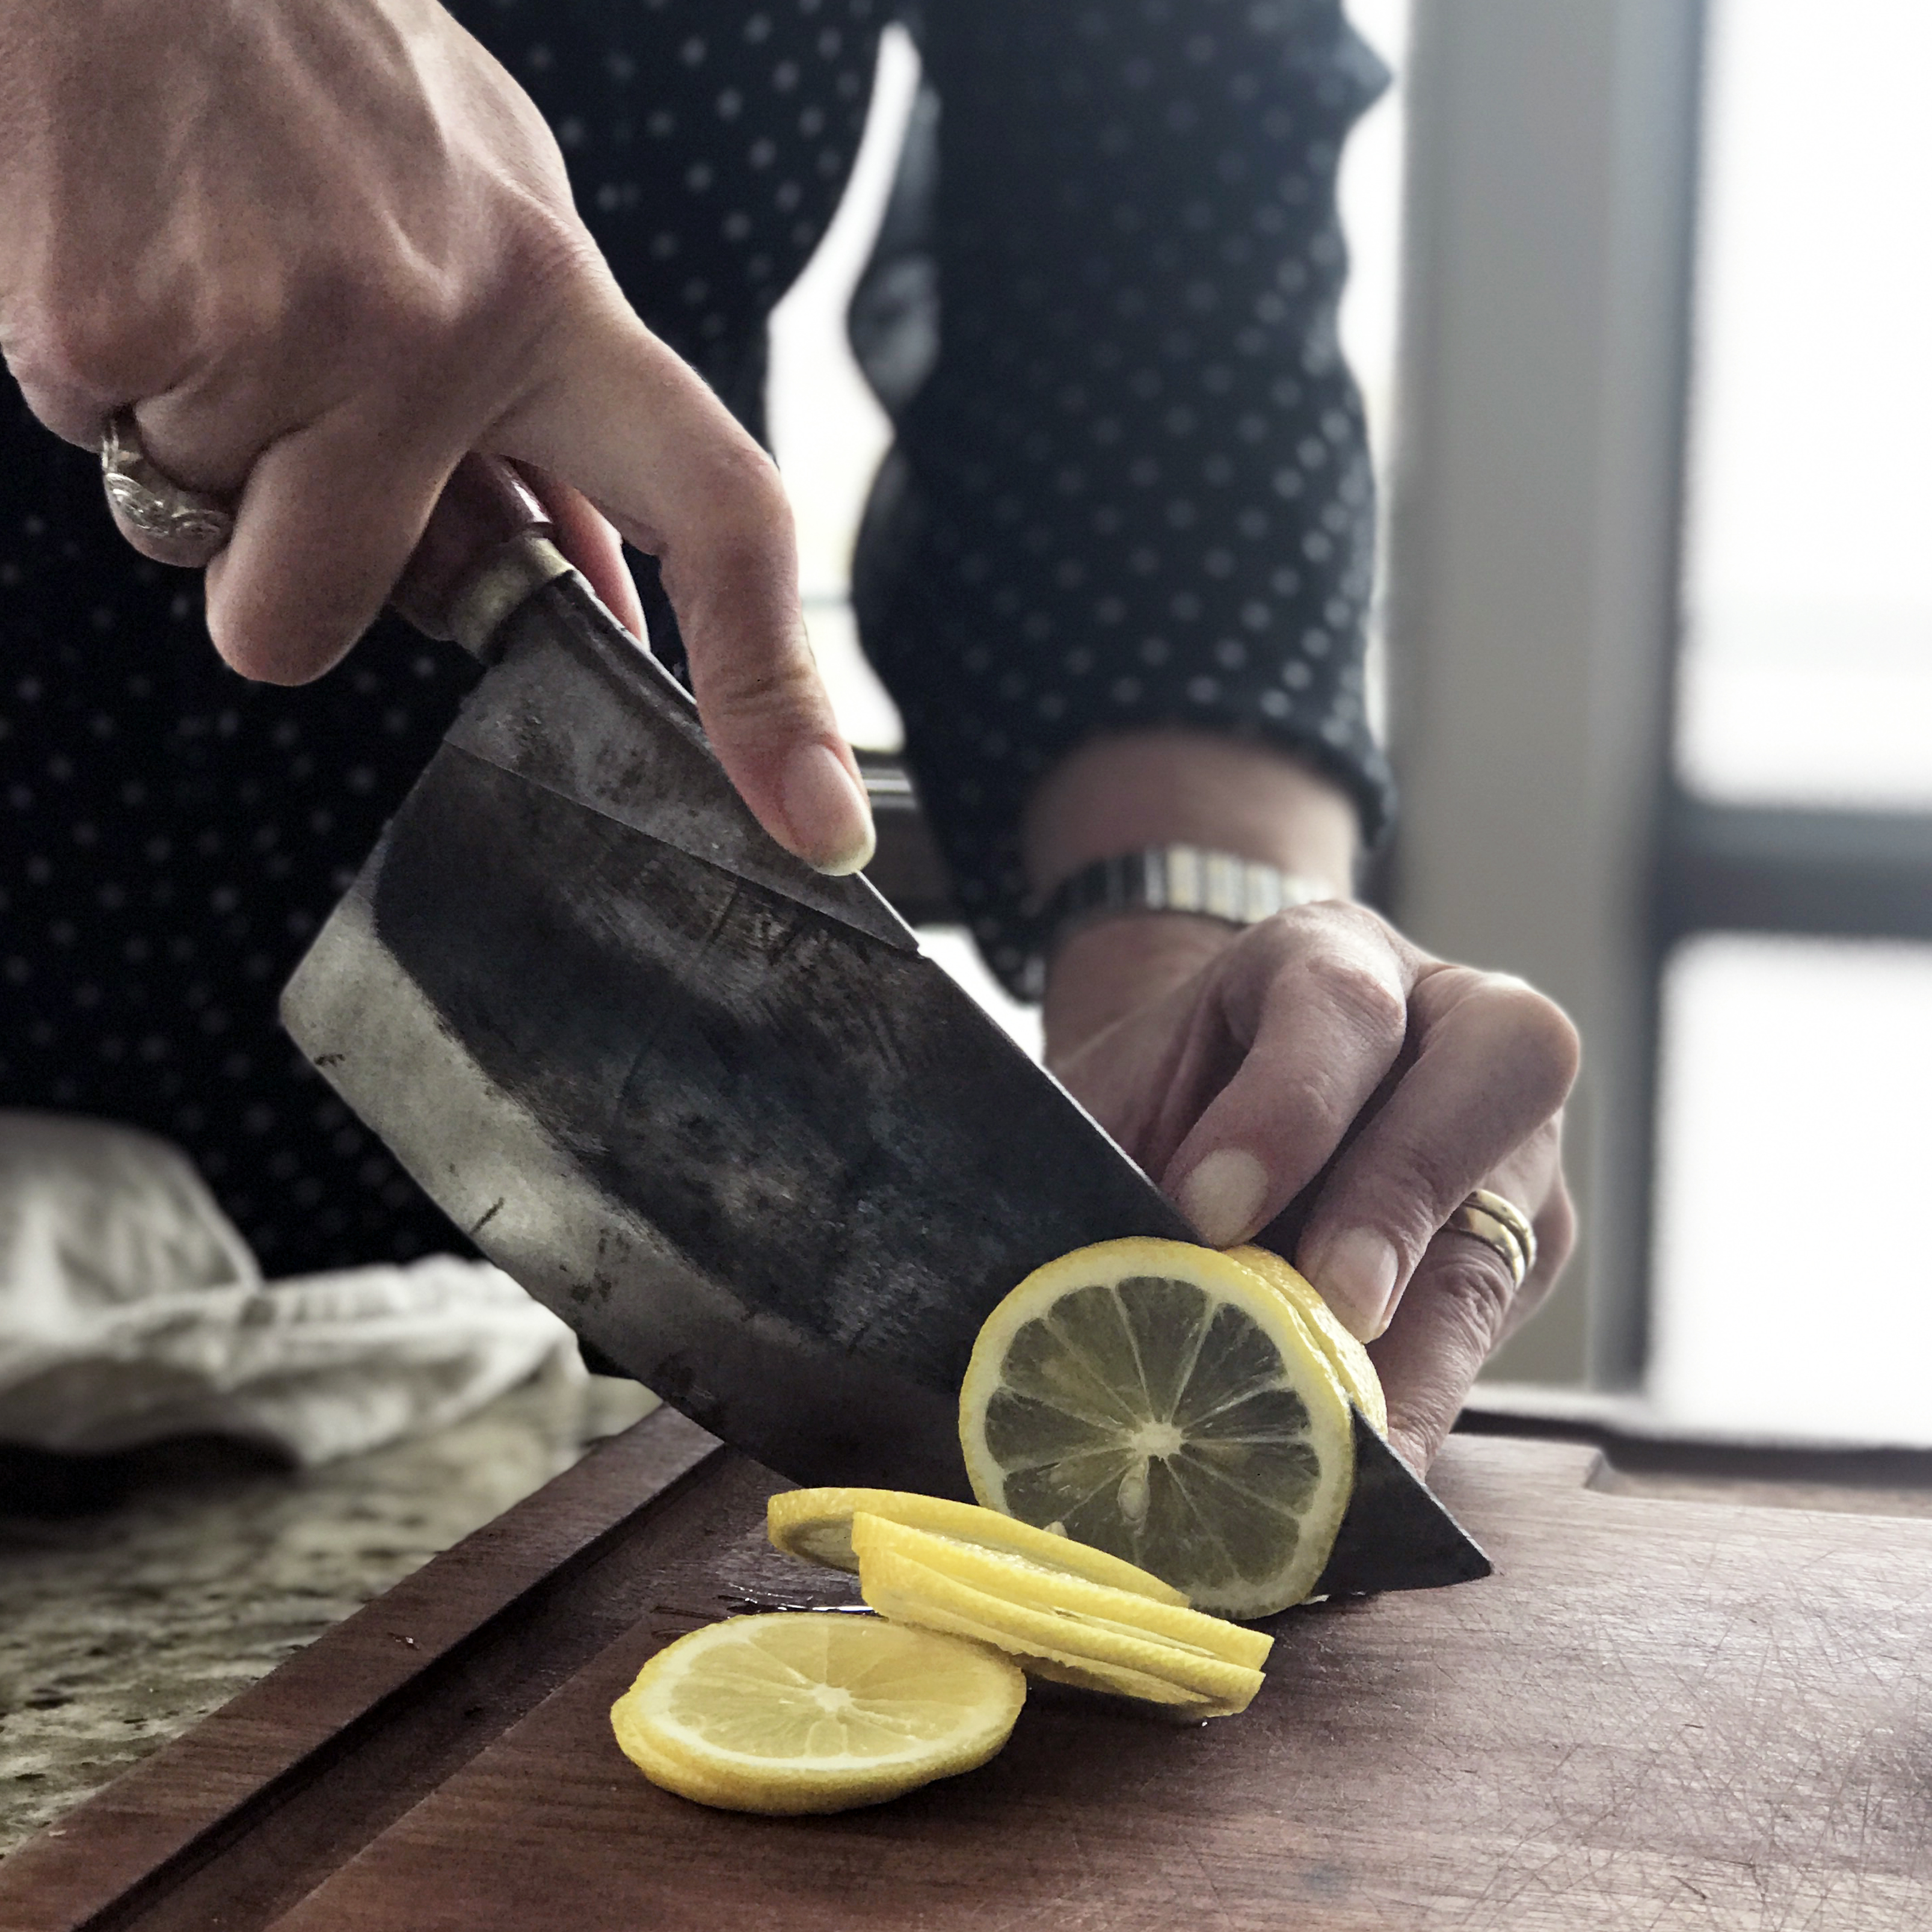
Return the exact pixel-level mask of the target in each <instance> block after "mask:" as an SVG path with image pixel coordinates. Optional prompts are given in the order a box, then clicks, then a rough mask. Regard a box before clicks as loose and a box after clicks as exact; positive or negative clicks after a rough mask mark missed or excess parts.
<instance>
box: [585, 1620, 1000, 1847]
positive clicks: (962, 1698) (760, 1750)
mask: <svg viewBox="0 0 1932 1932" xmlns="http://www.w3.org/2000/svg"><path fill="white" fill-rule="evenodd" d="M1025 1701H1026V1679H1025V1675H1024V1674H1023V1673H1022V1672H1021V1671H1020V1670H1019V1669H1018V1668H1017V1667H1016V1666H1015V1665H1014V1664H1013V1663H1011V1662H1010V1661H1009V1660H1008V1659H1007V1658H1006V1657H1004V1656H1003V1655H1001V1654H1000V1653H999V1652H998V1651H997V1650H991V1649H986V1647H984V1646H981V1645H979V1644H974V1643H963V1642H962V1641H961V1640H959V1638H957V1637H950V1636H946V1635H943V1634H939V1633H938V1632H935V1631H932V1630H919V1629H912V1628H906V1627H904V1625H895V1624H889V1623H882V1622H879V1621H878V1620H877V1619H876V1618H872V1617H838V1616H814V1615H812V1614H811V1613H802V1614H801V1613H777V1614H775V1615H771V1616H753V1617H733V1618H730V1619H727V1621H725V1622H723V1623H717V1624H711V1625H706V1627H705V1628H703V1629H702V1630H696V1631H692V1632H691V1634H689V1635H688V1637H679V1639H678V1640H677V1641H676V1643H672V1644H668V1645H667V1646H665V1647H664V1649H662V1650H661V1651H659V1652H658V1654H657V1655H656V1656H655V1657H654V1658H652V1659H651V1661H649V1663H648V1664H646V1665H645V1666H644V1667H643V1670H640V1672H639V1673H637V1682H635V1683H634V1684H633V1685H631V1688H630V1689H629V1690H628V1691H626V1692H625V1694H624V1695H623V1696H622V1697H620V1698H619V1699H618V1700H617V1702H616V1703H615V1704H614V1705H613V1706H611V1709H610V1724H611V1728H612V1730H614V1731H615V1732H616V1736H617V1742H618V1743H619V1745H620V1746H622V1748H623V1751H624V1753H625V1756H626V1757H628V1758H629V1759H630V1760H631V1762H632V1763H634V1764H635V1765H636V1766H637V1768H638V1769H640V1771H642V1772H643V1774H644V1775H645V1776H646V1778H649V1779H650V1781H652V1783H653V1784H659V1785H662V1786H663V1787H664V1788H665V1789H666V1790H670V1791H674V1792H676V1793H677V1794H678V1795H679V1796H680V1797H684V1798H689V1799H694V1800H695V1801H696V1802H697V1803H699V1804H700V1805H717V1806H718V1807H721V1808H723V1809H724V1810H727V1811H765V1812H778V1813H784V1812H805V1811H845V1810H847V1809H849V1808H850V1807H852V1806H853V1805H880V1804H883V1803H884V1802H885V1801H886V1799H889V1798H896V1797H898V1796H899V1795H900V1794H901V1793H902V1792H907V1791H910V1790H913V1789H915V1788H916V1787H918V1786H919V1785H922V1784H930V1783H931V1782H932V1780H933V1779H935V1778H950V1777H952V1776H953V1775H955V1774H956V1773H957V1772H963V1771H971V1770H972V1769H974V1767H975V1766H979V1765H982V1764H984V1763H986V1760H988V1759H989V1757H992V1755H993V1754H994V1753H995V1751H998V1749H999V1748H1000V1747H1001V1745H1003V1744H1004V1743H1005V1742H1006V1741H1007V1736H1008V1735H1009V1733H1010V1732H1011V1731H1012V1730H1013V1721H1014V1720H1015V1719H1016V1718H1018V1717H1019V1713H1020V1706H1022V1704H1023V1703H1025Z"/></svg>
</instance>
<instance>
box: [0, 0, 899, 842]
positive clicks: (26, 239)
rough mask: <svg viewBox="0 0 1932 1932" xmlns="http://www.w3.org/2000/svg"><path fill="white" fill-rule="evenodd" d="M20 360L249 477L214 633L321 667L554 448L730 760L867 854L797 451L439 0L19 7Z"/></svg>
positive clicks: (212, 595) (798, 831) (16, 256)
mask: <svg viewBox="0 0 1932 1932" xmlns="http://www.w3.org/2000/svg"><path fill="white" fill-rule="evenodd" d="M0 350H4V352H5V356H6V359H7V363H8V365H9V366H10V368H11V369H12V371H13V374H14V375H15V377H17V380H19V382H20V386H21V388H22V389H23V392H25V394H26V398H27V400H28V404H30V406H31V407H32V409H33V410H34V413H35V414H36V415H37V416H39V417H40V420H41V421H42V422H44V423H46V425H48V426H49V428H51V429H52V430H54V431H55V432H56V433H57V434H59V435H62V436H63V437H66V438H67V439H68V440H69V441H70V442H72V443H79V444H80V445H82V446H84V447H86V448H89V449H92V448H94V447H95V446H96V444H97V442H98V437H99V435H100V432H101V426H102V425H103V423H104V421H105V420H106V419H107V417H108V416H110V414H111V413H113V411H114V410H116V409H117V408H119V407H122V406H124V405H126V404H134V405H136V416H137V420H138V422H139V428H140V431H141V435H142V440H143V442H144V443H145V446H146V448H147V451H148V455H150V456H151V458H153V460H154V462H155V463H157V465H159V466H160V468H161V469H163V471H164V472H166V473H167V474H169V475H172V477H174V478H175V479H176V480H177V481H179V482H181V483H182V484H186V485H187V486H189V487H193V488H198V489H202V490H212V491H216V492H219V493H223V494H224V495H226V494H237V493H239V503H238V506H237V518H236V529H235V534H234V537H233V541H231V542H230V544H229V546H228V547H227V548H226V550H224V551H223V553H221V555H220V556H218V557H217V559H215V560H214V562H213V563H212V564H211V565H210V566H209V568H208V574H207V600H208V628H209V631H210V632H211V634H212V636H213V637H214V642H215V646H216V648H217V649H218V650H219V651H220V652H221V654H222V655H223V657H224V658H226V660H227V661H229V663H230V664H233V665H234V666H235V667H236V669H237V670H240V671H242V673H245V675H247V676H251V677H255V678H260V679H268V680H269V681H272V682H278V683H299V682H304V681H305V680H307V679H310V678H313V677H315V676H319V675H320V673H322V672H323V671H324V670H327V669H328V668H329V667H330V666H331V665H332V664H334V663H335V662H336V661H338V659H339V658H341V656H342V655H344V652H347V650H348V649H349V648H350V646H351V645H352V644H353V643H354V641H355V640H356V638H357V637H359V635H360V634H362V631H363V630H364V629H365V628H366V627H367V625H368V623H369V622H370V621H371V619H373V618H374V616H375V614H376V613H377V610H378V609H379V608H380V607H381V605H382V603H383V600H384V598H386V596H387V595H388V594H389V590H390V588H391V586H392V585H393V584H394V583H395V580H396V579H397V577H398V576H399V575H400V574H401V570H402V567H403V565H404V562H405V561H406V560H407V558H408V556H409V554H410V551H411V550H413V548H414V547H415V544H416V540H417V538H418V537H419V535H420V534H421V533H422V529H423V526H424V524H425V522H426V521H427V520H428V516H429V513H430V510H431V507H432V506H433V505H434V503H435V502H436V499H437V495H438V493H440V490H441V489H442V487H443V483H444V481H446V479H447V478H448V476H449V473H450V472H451V470H452V469H454V468H455V465H456V463H457V462H458V460H460V458H461V457H462V456H463V455H464V454H465V453H466V452H468V451H469V450H471V449H481V450H485V451H488V452H493V453H495V454H497V455H503V456H507V457H508V458H511V459H513V460H516V461H517V462H518V463H521V464H524V465H527V466H532V468H533V469H535V470H536V471H538V472H541V478H542V482H541V487H543V488H544V493H545V494H546V496H547V499H548V501H549V503H550V507H551V508H552V509H553V512H554V513H555V514H556V517H557V520H558V523H559V534H560V536H561V538H562V541H563V542H564V544H565V547H566V549H567V550H569V551H570V552H571V554H572V556H573V557H574V560H575V561H577V562H578V563H579V565H580V567H582V568H584V569H585V571H586V574H589V576H590V577H591V578H592V582H593V583H595V585H596V586H597V587H598V589H599V590H600V591H601V593H602V594H603V595H604V598H605V600H606V601H607V602H609V603H610V604H612V605H613V608H616V610H618V612H619V615H620V616H625V617H626V618H627V619H628V620H629V621H630V622H631V623H632V625H633V626H634V628H635V627H637V626H638V625H639V623H640V619H639V618H638V616H637V609H636V604H635V602H634V597H633V595H632V593H631V591H630V589H629V585H628V577H627V576H626V575H625V573H624V569H623V565H622V559H621V556H620V555H619V550H618V547H617V543H616V537H615V535H613V532H611V530H610V528H609V526H608V525H607V524H606V523H604V520H603V519H604V517H608V518H609V519H610V522H611V523H614V524H615V525H616V529H617V530H618V531H620V532H622V535H624V536H625V537H627V538H629V539H630V540H631V541H632V542H633V543H634V544H637V546H638V547H640V549H643V550H648V551H649V552H651V553H652V554H654V555H655V556H657V557H658V559H660V562H661V567H662V571H663V576H664V586H665V588H666V589H667V592H668V593H669V595H670V598H671V601H672V603H673V605H674V606H675V607H676V610H677V613H678V617H679V628H680V629H681V630H682V634H683V636H684V638H685V643H686V646H687V647H688V652H689V655H690V658H691V667H692V671H693V674H694V679H695V682H696V688H697V702H698V707H699V709H700V712H701V713H702V715H703V719H704V722H705V724H706V727H707V729H708V730H709V733H710V736H711V740H712V744H713V745H714V746H715V748H716V750H717V751H718V756H719V757H720V758H721V760H723V762H724V766H725V769H726V770H727V772H729V773H730V776H731V778H732V780H733V783H734V784H736V786H737V787H738V789H739V791H740V792H741V793H742V794H743V795H744V796H745V800H746V802H748V804H749V805H750V806H751V809H752V810H753V811H754V812H755V813H756V814H757V817H758V818H759V820H760V822H761V823H763V825H764V826H766V829H768V830H769V831H770V832H772V834H773V835H774V836H775V837H776V838H778V839H779V840H780V841H781V843H783V844H785V845H787V847H790V849H791V850H793V851H794V852H796V853H799V854H800V855H801V856H804V857H805V858H807V859H810V860H811V861H812V862H814V863H815V864H817V865H820V866H822V867H823V868H825V869H826V870H828V871H850V870H851V869H853V868H856V866H858V865H862V864H863V863H864V862H865V859H866V858H867V857H868V856H869V854H870V851H871V819H870V814H869V813H868V811H867V808H866V805H865V793H864V790H863V787H862V785H861V784H860V783H859V778H858V775H857V767H856V764H855V763H853V759H852V757H851V754H850V751H849V750H848V749H847V747H846V745H845V744H844V740H843V739H842V738H841V736H840V734H839V732H838V727H837V726H836V724H835V723H834V721H833V719H832V711H831V707H830V705H829V702H828V700H826V696H825V694H824V691H823V688H822V687H821V686H820V683H819V681H818V678H817V673H816V671H815V670H814V667H813V664H812V661H811V652H810V650H809V649H808V646H807V644H806V642H805V631H804V625H803V622H802V618H801V616H800V614H799V607H798V600H797V589H796V576H797V572H796V560H795V556H794V553H793V544H792V535H791V522H790V512H789V510H788V508H787V505H786V503H785V500H784V494H783V492H782V490H781V487H780V486H779V484H778V477H777V475H776V472H775V470H774V469H772V466H771V464H770V463H769V461H768V460H766V458H765V457H764V455H763V453H762V452H760V450H759V449H757V446H756V445H755V444H754V443H753V442H752V441H751V438H750V437H748V436H747V435H746V434H745V433H744V432H743V431H742V430H741V429H740V428H739V427H738V425H736V423H735V422H733V420H732V419H731V418H730V416H729V415H728V414H727V412H726V411H725V410H724V407H723V406H722V405H721V404H719V403H718V401H717V400H716V398H715V397H713V396H712V394H711V393H710V392H709V390H708V389H706V387H705V386H704V385H703V383H702V382H701V381H700V380H699V379H698V378H697V376H696V375H695V374H694V373H693V372H692V371H691V370H690V369H688V368H687V367H686V366H685V365H684V364H683V363H682V362H680V361H679V359H677V358H676V356H674V355H673V354H672V353H671V352H670V350H668V349H667V348H666V347H664V344H662V343H661V342H659V341H658V340H657V339H656V338H655V337H654V336H652V335H651V334H650V332H649V331H648V330H647V329H645V328H644V327H643V324H642V323H640V322H639V320H637V317H636V316H635V315H634V314H633V312H632V311H631V309H630V308H629V306H628V304H626V302H625V300H624V299H623V297H622V295H621V294H620V293H619V290H618V289H617V287H616V284H615V282H614V281H613V279H612V278H611V276H610V272H609V271H608V269H607V268H606V266H605V265H604V262H603V260H602V259H601V257H600V256H599V255H598V252H597V250H596V248H595V245H594V244H593V243H592V241H591V239H590V237H589V234H588V233H587V232H586V229H584V227H583V224H582V223H581V222H580V220H578V218H577V214H576V213H575V211H574V208H573V207H572V205H571V198H570V193H569V188H568V183H567V181H566V180H565V173H564V168H563V163H562V157H561V156H560V154H559V152H558V151H557V148H556V144H555V142H553V140H552V139H551V138H550V133H549V132H548V130H547V128H546V127H544V124H543V122H542V120H541V117H540V116H539V115H538V113H536V110H535V108H534V107H532V104H531V103H530V102H529V100H528V98H526V96H525V95H523V92H521V90H520V89H518V88H517V86H515V84H514V83H513V82H512V81H511V79H510V78H509V77H508V75H507V74H505V73H504V72H503V71H502V68H499V66H498V65H496V63H495V62H493V60H491V59H490V57H489V56H488V55H487V54H486V53H484V51H483V49H481V47H480V46H478V44H477V43H475V41H474V40H472V39H471V38H470V37H469V35H468V34H465V33H464V32H463V31H462V30H461V29H460V28H458V26H456V24H455V22H454V21H452V20H451V18H450V17H449V15H448V14H447V13H445V12H444V11H443V9H442V8H441V7H440V6H437V5H434V4H433V0H332V4H330V5H327V6H317V5H314V4H312V0H194V4H192V5H188V6H186V7H173V8H156V7H153V6H151V5H148V4H147V0H86V4H81V3H80V0H66V3H65V4H62V5H57V6H49V5H47V4H46V0H0Z"/></svg>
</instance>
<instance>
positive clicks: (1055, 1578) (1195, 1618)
mask: <svg viewBox="0 0 1932 1932" xmlns="http://www.w3.org/2000/svg"><path fill="white" fill-rule="evenodd" d="M852 1547H853V1548H854V1549H855V1550H857V1552H858V1553H859V1561H860V1562H861V1563H863V1562H864V1561H865V1559H866V1557H868V1556H870V1555H871V1554H872V1553H874V1551H876V1550H896V1551H897V1552H898V1553H899V1554H900V1555H901V1556H908V1557H910V1558H911V1559H912V1560H913V1562H916V1563H923V1564H924V1565H926V1568H928V1569H929V1570H936V1571H938V1572H939V1574H941V1576H942V1577H952V1578H953V1579H954V1580H956V1581H957V1582H959V1583H970V1584H971V1586H973V1588H974V1589H976V1590H983V1591H985V1592H986V1594H987V1595H989V1596H992V1597H998V1598H1000V1599H1001V1601H1003V1602H1005V1603H1009V1604H1021V1605H1023V1606H1025V1607H1026V1608H1027V1609H1028V1610H1048V1611H1054V1612H1058V1613H1061V1614H1063V1615H1064V1616H1070V1617H1073V1618H1075V1619H1078V1620H1079V1621H1081V1622H1087V1623H1091V1624H1093V1625H1097V1627H1099V1628H1102V1629H1104V1630H1112V1631H1119V1632H1121V1634H1124V1635H1126V1636H1129V1637H1144V1638H1146V1639H1148V1640H1151V1641H1152V1642H1154V1643H1170V1644H1175V1645H1177V1646H1179V1647H1180V1648H1181V1649H1184V1650H1187V1651H1190V1652H1193V1653H1194V1655H1196V1656H1199V1657H1217V1658H1220V1659H1221V1660H1222V1661H1223V1662H1225V1663H1228V1664H1241V1665H1242V1666H1244V1667H1245V1668H1247V1669H1248V1670H1259V1669H1260V1668H1261V1665H1262V1660H1263V1659H1264V1658H1265V1657H1266V1656H1267V1655H1268V1652H1270V1651H1271V1650H1272V1649H1274V1638H1272V1637H1268V1636H1266V1635H1265V1634H1263V1633H1262V1631H1253V1630H1244V1629H1243V1628H1242V1627H1241V1625H1239V1624H1231V1623H1226V1622H1223V1620H1222V1619H1220V1618H1219V1617H1210V1616H1203V1615H1202V1613H1201V1612H1200V1611H1199V1610H1189V1609H1187V1607H1185V1606H1184V1605H1181V1604H1169V1603H1156V1602H1154V1601H1153V1600H1151V1598H1147V1597H1144V1596H1140V1595H1136V1593H1135V1592H1133V1591H1131V1590H1115V1589H1109V1587H1108V1586H1107V1585H1106V1584H1105V1583H1090V1582H1088V1580H1087V1579H1086V1578H1085V1577H1070V1576H1069V1575H1068V1574H1067V1572H1066V1571H1064V1570H1049V1569H1046V1568H1043V1567H1042V1566H1041V1565H1039V1564H1037V1563H1034V1562H1031V1561H1030V1560H1029V1559H1027V1558H1026V1557H1024V1556H1013V1555H1010V1553H1007V1552H1006V1551H1004V1550H988V1549H986V1548H984V1547H982V1546H980V1545H978V1544H965V1543H960V1542H957V1541H955V1540H954V1539H953V1538H951V1537H947V1536H934V1535H930V1534H929V1532H926V1531H925V1530H921V1529H908V1528H907V1526H905V1525H904V1524H903V1523H890V1522H888V1521H887V1520H886V1519H885V1518H883V1517H876V1516H867V1515H865V1514H859V1515H858V1516H856V1517H853V1520H852Z"/></svg>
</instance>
